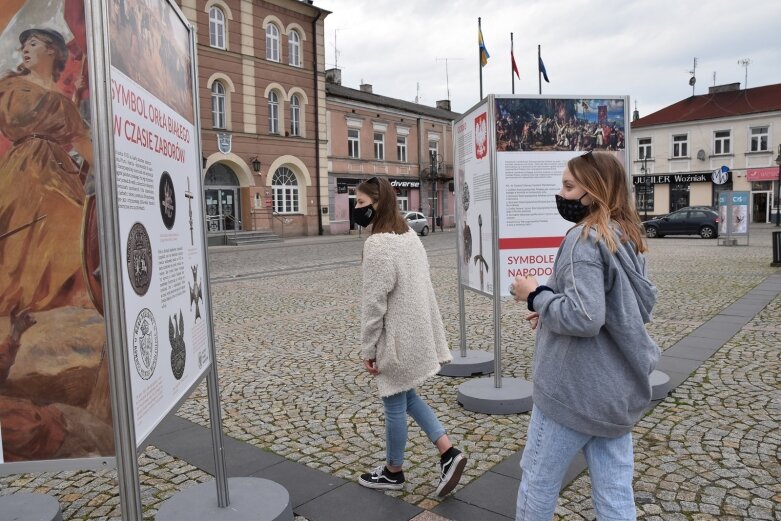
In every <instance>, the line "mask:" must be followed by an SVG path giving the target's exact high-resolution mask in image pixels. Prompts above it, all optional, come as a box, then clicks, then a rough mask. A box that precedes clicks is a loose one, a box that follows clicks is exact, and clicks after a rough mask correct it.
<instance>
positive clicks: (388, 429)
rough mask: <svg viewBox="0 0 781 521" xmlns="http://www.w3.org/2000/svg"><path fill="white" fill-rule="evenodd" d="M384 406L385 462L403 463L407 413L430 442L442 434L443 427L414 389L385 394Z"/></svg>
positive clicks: (397, 465) (395, 464)
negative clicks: (389, 394)
mask: <svg viewBox="0 0 781 521" xmlns="http://www.w3.org/2000/svg"><path fill="white" fill-rule="evenodd" d="M382 403H383V405H384V406H385V443H386V445H387V447H386V453H387V463H388V465H391V466H393V467H401V465H402V463H404V449H405V448H406V447H407V414H409V415H410V416H412V419H414V420H415V423H417V424H418V425H419V426H420V428H421V429H423V432H425V433H426V436H428V439H429V440H431V443H435V442H436V441H437V440H438V439H439V438H441V437H442V436H444V434H445V429H444V428H443V427H442V424H441V423H439V420H438V419H437V417H436V416H435V415H434V411H432V410H431V407H429V406H428V404H427V403H426V402H424V401H423V400H421V399H420V396H418V394H417V393H416V392H415V389H410V390H409V391H406V392H403V393H398V394H394V395H391V396H386V397H385V398H383V399H382Z"/></svg>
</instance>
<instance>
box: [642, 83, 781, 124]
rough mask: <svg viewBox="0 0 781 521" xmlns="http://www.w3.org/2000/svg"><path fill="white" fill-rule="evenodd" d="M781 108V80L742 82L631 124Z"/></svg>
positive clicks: (696, 97) (667, 108)
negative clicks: (747, 86) (749, 84)
mask: <svg viewBox="0 0 781 521" xmlns="http://www.w3.org/2000/svg"><path fill="white" fill-rule="evenodd" d="M775 111H781V83H776V84H773V85H765V86H763V87H753V88H751V89H743V90H740V84H739V83H732V84H729V85H719V86H716V87H711V88H710V89H709V91H708V94H701V95H699V96H691V97H689V98H686V99H684V100H681V101H679V102H678V103H674V104H672V105H670V106H668V107H665V108H663V109H661V110H658V111H656V112H654V113H652V114H649V115H647V116H645V117H644V118H640V119H638V120H635V121H633V122H632V128H634V129H636V128H644V127H651V126H655V125H668V124H671V123H685V122H688V121H701V120H707V119H716V118H726V117H732V116H743V115H747V114H757V113H762V112H775Z"/></svg>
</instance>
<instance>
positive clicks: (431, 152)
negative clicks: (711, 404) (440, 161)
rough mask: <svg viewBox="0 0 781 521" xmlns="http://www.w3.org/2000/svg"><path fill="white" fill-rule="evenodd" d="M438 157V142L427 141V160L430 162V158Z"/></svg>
mask: <svg viewBox="0 0 781 521" xmlns="http://www.w3.org/2000/svg"><path fill="white" fill-rule="evenodd" d="M438 155H439V141H436V140H434V139H429V140H428V158H429V160H432V158H436V157H437V156H438Z"/></svg>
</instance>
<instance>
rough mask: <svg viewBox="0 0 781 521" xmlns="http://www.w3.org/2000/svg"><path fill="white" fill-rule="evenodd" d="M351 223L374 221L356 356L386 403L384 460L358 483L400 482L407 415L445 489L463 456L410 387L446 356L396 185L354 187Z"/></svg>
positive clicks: (425, 271)
mask: <svg viewBox="0 0 781 521" xmlns="http://www.w3.org/2000/svg"><path fill="white" fill-rule="evenodd" d="M353 218H354V220H355V222H356V223H357V224H358V225H360V226H363V227H366V226H369V225H370V224H371V225H372V232H371V235H370V236H369V238H368V239H366V243H365V244H364V247H363V299H362V304H363V305H362V319H361V345H362V348H361V356H362V358H363V363H364V366H365V368H366V370H367V371H368V372H369V374H371V375H373V376H374V377H375V381H376V382H377V388H378V391H379V395H380V397H381V398H382V402H383V405H384V408H385V437H386V440H385V441H386V444H387V448H386V453H387V457H386V462H385V465H380V466H378V467H377V468H376V469H375V470H374V471H373V472H368V473H366V474H363V475H361V477H360V479H359V480H358V482H359V483H360V484H361V485H363V486H364V487H369V488H377V489H390V490H399V489H401V488H403V486H404V472H403V471H402V464H403V462H404V449H405V447H406V444H407V414H409V415H410V416H412V418H413V419H414V420H415V422H416V423H417V424H418V425H419V426H420V428H421V429H423V431H424V432H425V433H426V435H427V436H428V438H429V439H430V440H431V442H432V443H433V444H434V445H436V447H437V449H438V450H439V453H440V462H439V470H440V480H439V486H438V487H437V494H438V495H440V496H444V495H446V494H448V493H450V491H451V490H453V488H455V486H456V485H457V484H458V481H459V480H460V479H461V474H462V472H463V470H464V466H465V465H466V456H465V455H464V454H462V453H461V452H460V451H459V450H458V449H456V448H455V447H453V444H452V443H450V439H449V438H448V436H447V434H446V433H445V429H444V428H443V427H442V424H440V423H439V420H437V417H436V416H435V415H434V412H433V411H432V410H431V408H430V407H429V406H428V405H427V404H426V403H425V402H424V401H423V400H422V399H421V398H420V397H419V396H418V395H417V393H416V392H415V387H417V386H418V385H420V384H421V383H423V382H424V381H425V380H426V379H428V378H430V377H432V376H434V375H436V374H437V373H438V372H439V369H440V364H443V363H447V362H450V361H451V360H452V357H451V356H450V350H449V348H448V344H447V338H446V337H445V328H444V327H443V325H442V317H441V315H440V314H439V307H438V306H437V299H436V296H435V295H434V288H433V287H432V285H431V278H430V276H429V265H428V258H427V257H426V250H425V249H424V248H423V245H422V244H421V242H420V239H418V236H417V234H416V233H415V232H414V231H412V230H411V229H410V228H409V226H408V225H407V222H406V221H405V220H404V217H402V215H401V213H400V212H399V207H398V205H397V203H396V191H395V190H394V188H393V187H392V186H391V184H390V182H388V180H387V179H385V178H377V177H372V178H371V179H369V180H367V181H364V182H363V183H361V184H360V185H358V188H357V189H356V205H355V210H354V212H353Z"/></svg>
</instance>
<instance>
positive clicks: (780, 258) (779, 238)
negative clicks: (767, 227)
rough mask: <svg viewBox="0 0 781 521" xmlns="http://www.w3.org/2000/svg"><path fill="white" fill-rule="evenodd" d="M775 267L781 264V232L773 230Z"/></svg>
mask: <svg viewBox="0 0 781 521" xmlns="http://www.w3.org/2000/svg"><path fill="white" fill-rule="evenodd" d="M770 265H771V266H773V267H776V268H777V267H779V266H781V232H773V262H771V263H770Z"/></svg>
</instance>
